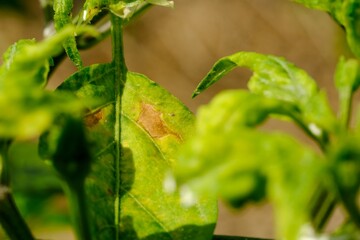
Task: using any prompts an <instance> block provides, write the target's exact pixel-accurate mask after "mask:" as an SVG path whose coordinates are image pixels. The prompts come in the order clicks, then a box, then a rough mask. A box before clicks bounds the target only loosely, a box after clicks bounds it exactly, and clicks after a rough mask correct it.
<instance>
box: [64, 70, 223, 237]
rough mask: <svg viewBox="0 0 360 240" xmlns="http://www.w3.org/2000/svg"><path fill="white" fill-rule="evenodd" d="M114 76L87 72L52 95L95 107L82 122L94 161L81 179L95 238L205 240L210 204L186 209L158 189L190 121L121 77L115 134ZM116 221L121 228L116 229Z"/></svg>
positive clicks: (157, 92)
mask: <svg viewBox="0 0 360 240" xmlns="http://www.w3.org/2000/svg"><path fill="white" fill-rule="evenodd" d="M113 71H114V67H113V65H112V64H104V65H94V66H91V67H88V68H85V69H83V70H82V71H80V72H78V73H77V74H75V75H73V76H72V77H70V78H69V79H68V80H67V81H65V82H64V83H63V84H62V85H61V86H60V87H59V90H60V91H61V90H71V91H73V92H74V93H75V94H76V95H77V96H78V97H79V98H82V99H86V98H88V97H93V98H96V99H97V100H98V105H97V106H95V107H92V108H91V109H89V113H88V114H87V116H86V117H85V123H86V125H87V128H88V130H89V137H90V140H91V141H92V144H93V147H92V152H93V155H94V156H95V158H96V159H95V162H94V163H93V166H92V173H91V174H90V176H89V177H88V179H87V195H88V197H89V202H90V211H91V216H92V217H93V218H94V219H95V222H96V224H95V225H96V226H95V235H96V237H95V238H96V239H113V238H114V236H115V234H116V233H115V232H116V229H118V230H119V231H120V234H121V237H122V238H124V239H138V238H140V239H179V240H180V239H208V238H209V236H212V231H213V228H214V222H215V218H216V212H217V211H216V201H215V200H214V199H200V200H199V202H198V204H197V205H195V206H193V207H191V208H185V207H183V206H182V205H181V203H180V197H179V195H178V194H175V195H171V194H167V193H165V192H164V187H163V185H164V178H165V175H166V173H167V172H168V171H169V169H170V168H171V167H172V166H173V165H174V163H175V159H174V153H175V152H176V151H177V149H178V147H179V145H180V144H182V143H183V142H184V140H185V139H187V138H188V137H189V135H190V134H191V133H192V130H193V121H194V117H193V115H192V114H191V113H190V112H189V110H188V109H187V108H186V107H185V106H183V105H182V104H181V103H180V102H179V101H178V100H177V99H176V98H174V97H173V96H172V95H171V94H169V93H168V92H166V91H165V90H164V89H162V88H161V87H159V86H158V85H157V84H156V83H154V82H152V81H150V80H149V79H148V78H146V77H145V76H143V75H140V74H136V73H128V76H127V77H128V79H127V82H126V84H125V88H124V89H123V94H122V102H121V104H122V119H121V126H116V124H115V116H114V114H115V110H114V106H115V91H114V87H113V82H114V79H113V78H114V77H113V76H114V75H113ZM117 130H118V131H121V142H122V145H121V157H120V156H116V151H115V149H116V146H115V144H114V143H115V142H114V131H117ZM119 157H120V158H119ZM117 159H121V161H120V162H117ZM118 217H120V225H119V226H115V223H116V219H117V218H118Z"/></svg>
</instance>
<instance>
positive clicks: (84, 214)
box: [68, 182, 92, 240]
mask: <svg viewBox="0 0 360 240" xmlns="http://www.w3.org/2000/svg"><path fill="white" fill-rule="evenodd" d="M68 197H69V201H70V208H71V213H72V214H73V215H72V218H73V223H74V225H75V231H76V235H77V238H78V239H81V240H91V239H92V231H91V225H90V221H89V216H88V209H87V204H86V197H85V189H84V183H83V182H81V183H78V184H76V185H74V184H73V185H68Z"/></svg>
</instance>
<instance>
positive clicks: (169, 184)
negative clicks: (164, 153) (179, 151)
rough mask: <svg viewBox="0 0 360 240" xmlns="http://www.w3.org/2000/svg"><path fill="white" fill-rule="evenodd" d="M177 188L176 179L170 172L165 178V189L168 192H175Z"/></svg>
mask: <svg viewBox="0 0 360 240" xmlns="http://www.w3.org/2000/svg"><path fill="white" fill-rule="evenodd" d="M175 190H176V181H175V178H174V176H173V175H172V174H171V173H170V172H168V173H167V174H166V177H165V180H164V191H165V192H167V193H174V192H175Z"/></svg>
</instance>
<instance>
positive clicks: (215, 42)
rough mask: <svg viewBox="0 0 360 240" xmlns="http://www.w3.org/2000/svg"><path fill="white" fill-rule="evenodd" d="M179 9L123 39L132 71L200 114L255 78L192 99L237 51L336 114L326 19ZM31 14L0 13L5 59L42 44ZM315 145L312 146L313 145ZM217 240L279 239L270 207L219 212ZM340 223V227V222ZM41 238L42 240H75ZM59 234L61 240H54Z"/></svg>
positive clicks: (280, 9) (238, 0)
mask: <svg viewBox="0 0 360 240" xmlns="http://www.w3.org/2000/svg"><path fill="white" fill-rule="evenodd" d="M175 3H176V7H175V9H173V10H171V9H167V8H160V7H155V8H153V9H151V10H150V11H148V12H147V13H146V14H145V15H144V16H142V17H141V18H140V19H139V20H138V21H136V22H135V23H134V24H132V25H130V26H129V27H127V29H126V31H125V51H126V59H127V65H128V68H129V69H130V70H131V71H136V72H141V73H143V74H145V75H147V76H149V77H150V78H151V79H153V80H154V81H156V82H158V83H159V84H160V85H162V86H163V87H165V88H166V89H168V90H169V91H170V92H172V93H173V94H174V95H175V96H177V97H178V98H179V99H180V100H182V101H183V102H184V103H185V104H186V105H187V106H189V107H190V109H191V110H193V111H194V112H196V110H197V108H198V107H199V106H200V105H201V104H205V103H207V102H208V101H209V100H210V99H211V98H212V97H213V96H214V95H215V94H216V93H218V92H219V91H221V90H223V89H232V88H244V87H246V82H247V79H248V77H249V76H250V73H249V72H248V71H247V70H240V69H239V70H236V71H234V72H233V73H231V74H230V75H229V76H227V77H226V78H225V79H224V80H222V81H220V82H219V83H218V84H216V86H214V87H212V88H210V89H209V90H208V91H206V92H205V93H203V94H202V95H200V96H199V97H198V98H196V99H191V97H190V96H191V93H192V91H193V90H194V89H195V87H196V85H197V84H198V82H199V81H200V80H201V79H202V77H203V76H204V75H205V74H206V73H207V71H208V70H209V69H210V68H211V66H212V64H213V63H214V62H215V61H216V60H217V59H219V58H220V57H223V56H226V55H229V54H232V53H235V52H237V51H256V52H260V53H266V54H273V55H280V56H283V57H285V58H287V59H288V60H290V61H292V62H294V63H295V64H296V65H298V66H299V67H301V68H303V69H305V70H306V71H308V72H309V74H310V75H311V76H313V77H314V79H316V80H317V81H318V83H319V85H320V86H321V88H325V89H326V90H327V91H328V95H329V97H330V99H331V103H332V105H333V107H334V109H336V108H337V105H336V102H337V94H336V92H335V90H334V88H333V72H334V68H335V65H336V62H337V59H338V57H339V55H341V54H342V53H344V52H347V50H346V49H345V47H344V41H345V40H344V34H343V32H342V31H341V29H340V28H339V27H338V26H336V25H335V23H334V22H333V21H332V20H331V18H330V17H329V16H328V15H327V14H325V13H322V12H318V11H313V10H309V9H305V8H303V7H302V6H299V5H297V4H294V3H292V2H290V1H287V0H178V1H175ZM26 4H27V5H28V8H29V9H30V10H29V11H28V12H26V13H15V12H13V11H11V10H9V9H0V26H1V27H0V53H2V52H4V51H5V49H6V48H7V47H8V45H9V44H11V43H13V42H14V41H16V40H18V39H21V38H36V39H37V40H40V39H41V38H42V28H43V19H42V15H41V12H40V11H39V4H38V2H37V1H36V0H31V1H30V0H29V1H26ZM110 45H111V44H110V41H109V40H106V41H104V42H103V43H101V44H99V45H98V46H96V47H95V48H93V49H92V50H89V51H84V52H82V56H83V57H84V59H85V64H86V65H89V64H91V63H95V62H108V61H110V59H111V46H110ZM74 71H75V68H74V67H73V65H72V64H71V63H70V62H69V61H65V62H64V63H63V64H62V66H61V67H60V68H59V69H58V70H57V71H56V73H55V74H54V78H53V79H52V82H51V87H55V86H56V85H58V84H59V82H60V81H61V80H62V79H64V78H66V77H67V76H69V75H70V74H71V73H73V72H74ZM267 128H269V129H270V128H271V129H273V128H276V129H282V130H286V131H289V132H291V133H293V134H295V135H298V136H300V138H301V139H303V140H304V141H306V142H307V139H306V137H305V136H303V135H301V134H300V132H299V131H298V130H297V129H296V128H294V127H293V126H292V125H289V124H283V123H281V124H280V123H278V122H273V121H271V122H270V123H268V124H267ZM309 144H311V143H309ZM220 205H221V206H220V215H219V222H218V225H217V228H216V233H217V234H226V235H242V236H257V237H264V238H269V237H274V230H273V216H272V210H271V206H270V205H269V204H267V203H263V204H260V205H251V206H248V207H247V208H245V209H242V210H231V209H229V208H227V207H224V206H223V204H220ZM335 221H336V219H335ZM68 232H69V230H66V231H65V233H64V234H65V235H64V234H62V235H53V234H52V233H49V231H47V230H46V231H41V230H39V234H41V237H42V238H52V239H69V238H70V237H69V235H68ZM56 234H58V233H56Z"/></svg>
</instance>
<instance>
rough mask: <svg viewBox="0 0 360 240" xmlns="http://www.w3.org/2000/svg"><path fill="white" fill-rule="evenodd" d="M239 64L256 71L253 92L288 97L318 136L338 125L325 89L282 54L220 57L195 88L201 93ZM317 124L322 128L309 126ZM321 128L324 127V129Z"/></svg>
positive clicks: (252, 86) (285, 99)
mask: <svg viewBox="0 0 360 240" xmlns="http://www.w3.org/2000/svg"><path fill="white" fill-rule="evenodd" d="M236 67H247V68H249V69H251V70H252V71H253V72H254V74H253V76H252V77H251V79H250V81H249V83H248V87H249V89H250V91H251V92H254V93H258V94H262V95H264V96H267V97H270V98H274V99H278V100H282V101H286V102H288V103H291V104H293V105H294V106H296V107H297V108H298V109H299V112H300V113H299V114H300V119H298V120H300V122H301V123H302V124H303V125H304V126H305V129H308V131H309V132H310V133H311V134H312V135H314V136H315V138H319V139H322V138H326V137H325V135H326V133H325V132H323V130H325V131H328V132H333V131H335V129H336V123H335V117H334V115H333V113H332V110H331V108H330V106H329V103H328V101H327V98H326V95H325V93H324V92H322V91H320V90H319V89H318V87H317V85H316V83H315V81H314V80H313V79H312V78H311V77H310V76H309V75H308V74H307V73H306V72H305V71H304V70H302V69H300V68H298V67H296V66H295V65H293V64H292V63H290V62H288V61H286V60H284V59H283V58H280V57H275V56H271V55H262V54H258V53H253V52H239V53H235V54H233V55H230V56H228V57H224V58H222V59H220V60H219V61H218V62H216V63H215V65H214V66H213V67H212V69H211V70H210V72H209V73H208V74H207V76H206V77H205V78H204V79H203V80H202V81H201V82H200V84H199V85H198V87H197V89H196V90H195V92H194V96H196V95H198V94H199V93H201V92H202V91H204V90H205V89H207V88H208V87H210V86H211V85H212V84H214V83H215V82H217V81H218V80H220V79H221V78H222V77H223V76H224V75H226V74H227V73H228V72H230V71H231V70H233V69H234V68H236ZM311 125H316V126H317V128H319V129H320V133H319V131H313V129H312V128H311V127H309V126H311ZM321 129H322V130H321Z"/></svg>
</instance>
